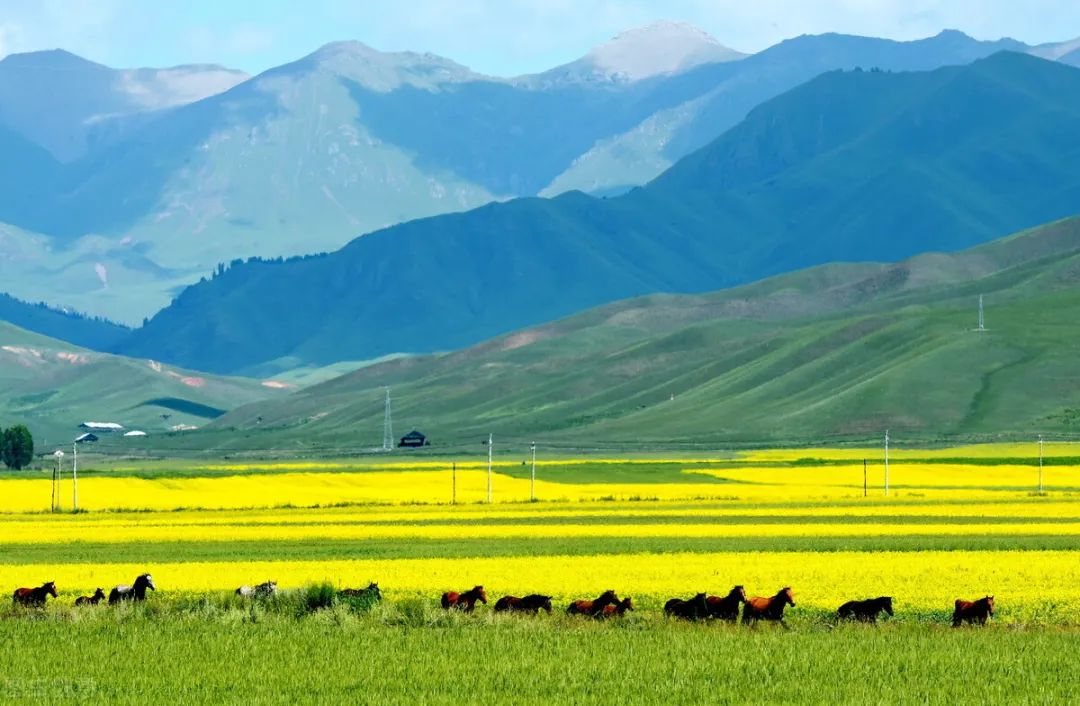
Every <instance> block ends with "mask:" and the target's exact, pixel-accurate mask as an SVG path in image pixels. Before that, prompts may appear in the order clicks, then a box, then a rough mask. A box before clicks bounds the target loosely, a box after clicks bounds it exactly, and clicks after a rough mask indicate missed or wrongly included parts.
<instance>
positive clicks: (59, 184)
mask: <svg viewBox="0 0 1080 706" xmlns="http://www.w3.org/2000/svg"><path fill="white" fill-rule="evenodd" d="M1001 48H1015V49H1018V50H1023V51H1028V50H1029V49H1030V48H1028V47H1026V45H1022V44H1020V43H1018V42H1013V41H1011V40H1003V41H1001V42H978V41H976V40H973V39H971V38H970V37H967V36H965V35H963V34H961V33H958V32H947V33H943V34H941V35H939V36H938V37H934V38H931V39H927V40H923V41H920V42H906V43H905V42H891V41H887V40H879V39H868V38H860V37H848V36H843V35H823V36H820V37H800V38H797V39H794V40H791V41H789V42H784V43H782V44H780V45H778V46H776V47H773V48H770V49H768V50H766V51H764V52H761V53H760V54H756V55H754V56H750V57H746V58H742V59H738V55H737V54H735V53H733V52H731V51H730V50H727V49H725V48H724V47H723V46H721V45H720V44H719V43H718V42H716V40H714V39H712V38H711V37H709V36H708V35H706V34H704V33H702V32H700V31H698V30H695V29H693V28H691V27H689V26H686V25H679V24H675V23H660V24H657V25H652V26H650V27H646V28H642V29H640V30H634V31H630V32H626V33H624V34H622V35H620V36H619V37H617V38H615V39H614V40H612V41H611V42H609V43H608V44H605V45H603V46H601V47H598V48H596V49H594V50H593V51H591V52H590V53H588V54H587V55H586V56H585V57H583V58H582V59H580V60H578V61H576V62H572V63H571V64H569V65H567V66H564V67H560V68H559V69H556V70H554V71H552V72H547V73H546V74H540V75H539V76H533V77H523V78H520V79H501V78H491V77H485V76H482V75H479V74H476V73H475V72H472V71H470V70H469V69H467V68H466V67H463V66H461V65H459V64H456V63H454V62H453V61H450V60H448V59H445V58H442V57H438V56H434V55H431V54H417V53H411V52H400V53H387V52H379V51H377V50H375V49H372V48H371V47H368V46H366V45H363V44H361V43H359V42H339V43H335V44H330V45H327V46H326V47H323V48H322V49H320V50H318V51H316V52H314V53H313V54H311V55H309V56H307V57H304V58H302V59H300V60H298V61H296V62H293V63H291V64H287V65H285V66H281V67H278V68H275V69H271V70H270V71H267V72H265V73H263V74H261V75H259V76H257V77H255V78H252V79H250V80H247V81H244V82H242V83H239V84H237V85H234V86H232V87H231V88H229V89H228V90H226V91H223V92H218V91H219V90H220V89H221V88H223V87H225V86H228V85H230V84H231V83H233V82H235V81H236V80H238V79H239V78H240V76H239V75H237V74H236V73H235V72H229V71H227V70H224V69H219V68H216V67H180V68H177V69H166V70H137V71H117V70H113V69H109V68H107V67H103V66H100V65H97V64H93V63H92V62H87V61H85V60H82V59H79V58H78V57H75V56H73V55H70V54H67V53H65V52H44V53H38V54H29V55H17V56H13V57H8V58H7V59H5V60H4V61H3V62H0V152H2V153H3V154H4V155H14V158H12V159H9V160H0V187H2V188H0V239H3V240H4V242H5V243H7V244H8V245H9V247H10V248H11V249H9V250H8V252H7V253H3V254H0V281H2V282H3V285H2V287H0V289H3V290H6V291H8V292H10V293H12V294H14V295H16V296H19V297H20V298H23V299H27V300H34V301H37V300H45V301H48V302H50V303H53V304H58V305H66V306H73V307H75V308H78V309H80V310H83V311H87V312H89V313H92V314H98V315H105V316H108V317H110V318H114V319H117V320H121V321H124V322H126V323H136V322H137V321H138V320H139V319H141V318H142V317H144V316H149V315H151V314H152V313H153V312H155V311H156V310H158V309H159V308H161V307H163V306H165V305H167V304H168V302H169V301H170V300H171V298H172V297H173V296H175V294H176V293H178V292H179V291H180V290H181V289H182V288H183V287H184V286H186V285H188V284H190V283H192V282H195V281H197V280H198V279H199V278H200V277H203V276H205V275H207V274H208V273H209V272H210V271H211V270H212V269H213V268H215V266H216V265H218V264H219V263H223V262H230V261H232V260H234V259H243V258H247V257H252V256H262V257H280V256H286V257H287V256H292V255H298V254H306V253H312V252H317V251H326V250H333V249H335V248H338V247H340V246H341V245H342V244H344V243H346V242H348V241H349V240H350V239H351V238H354V237H355V236H357V235H359V234H362V233H366V232H370V231H374V230H378V229H381V228H385V227H388V226H391V225H394V224H397V223H401V222H404V221H408V220H411V219H416V218H422V217H427V216H432V215H438V214H442V213H448V212H456V211H464V210H468V209H471V208H474V207H477V206H479V205H482V204H485V203H490V202H492V201H500V200H505V199H508V198H512V197H516V196H528V195H535V194H544V195H553V194H557V193H560V192H564V191H566V190H569V189H581V190H584V191H586V192H594V193H598V194H604V193H615V192H618V191H624V190H625V189H626V188H628V187H630V186H633V185H637V184H642V183H645V182H647V181H649V180H650V179H652V178H654V177H655V176H656V175H658V174H660V173H661V172H662V171H663V170H664V169H666V168H668V167H670V166H671V165H672V164H673V163H674V162H675V161H676V160H677V159H678V158H680V157H682V156H685V155H686V154H688V153H690V152H692V151H693V150H694V149H697V148H698V147H701V146H702V145H704V144H707V143H708V142H709V141H710V140H712V139H715V138H716V137H717V136H718V135H720V134H721V133H722V132H723V131H724V130H726V129H728V128H730V127H732V126H734V125H735V124H737V123H738V122H739V121H740V120H742V119H743V118H744V117H745V116H746V115H747V114H748V113H749V112H750V110H751V109H752V108H753V107H754V106H756V105H758V104H760V103H761V102H763V101H765V100H768V99H770V98H773V97H775V96H776V95H779V94H780V93H782V92H784V91H786V90H789V89H790V88H793V87H795V86H796V85H799V84H801V83H803V82H805V81H807V80H810V79H812V78H814V77H815V76H817V75H819V74H821V73H822V72H824V71H828V70H833V69H836V68H853V67H856V66H862V67H864V68H870V67H881V68H886V69H894V70H900V69H904V70H914V69H930V68H935V67H938V66H941V65H945V64H964V63H968V62H970V61H972V60H974V59H977V58H980V57H983V56H986V55H987V54H989V53H992V52H994V51H996V50H998V49H1001ZM1043 50H1045V51H1050V49H1047V48H1043ZM1054 51H1056V52H1058V53H1059V54H1060V55H1061V56H1062V57H1067V56H1071V54H1067V53H1064V51H1065V47H1059V48H1057V49H1055V50H1054ZM734 59H738V60H734ZM4 81H6V82H7V83H3V82H4ZM31 89H33V90H31ZM210 93H213V94H214V95H210V96H209V97H207V98H204V99H203V100H199V101H195V102H188V103H185V101H190V100H192V99H194V98H196V97H198V96H200V95H203V94H210ZM168 106H173V107H168Z"/></svg>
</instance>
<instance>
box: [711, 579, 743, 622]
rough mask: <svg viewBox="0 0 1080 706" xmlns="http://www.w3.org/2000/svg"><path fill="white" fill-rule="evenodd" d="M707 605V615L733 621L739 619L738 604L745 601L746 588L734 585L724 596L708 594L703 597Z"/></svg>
mask: <svg viewBox="0 0 1080 706" xmlns="http://www.w3.org/2000/svg"><path fill="white" fill-rule="evenodd" d="M705 603H706V604H707V605H708V606H709V617H710V618H717V619H719V620H727V621H729V622H732V623H733V622H735V621H736V620H738V619H739V604H740V603H746V589H744V588H743V587H742V586H736V587H734V588H732V589H731V591H729V592H728V594H727V595H726V596H724V597H723V598H721V597H720V596H709V597H708V598H706V599H705Z"/></svg>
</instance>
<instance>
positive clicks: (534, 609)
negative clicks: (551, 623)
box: [495, 593, 551, 615]
mask: <svg viewBox="0 0 1080 706" xmlns="http://www.w3.org/2000/svg"><path fill="white" fill-rule="evenodd" d="M541 610H544V611H547V612H548V613H550V612H551V596H542V595H540V594H539V593H530V594H529V595H527V596H524V597H521V598H518V597H517V596H503V597H502V598H500V599H499V600H497V601H495V612H496V613H504V612H509V613H532V614H533V615H536V614H537V613H539V612H540V611H541Z"/></svg>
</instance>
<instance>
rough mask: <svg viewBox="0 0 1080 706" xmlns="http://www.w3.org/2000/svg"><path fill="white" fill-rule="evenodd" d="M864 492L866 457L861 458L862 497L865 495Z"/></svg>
mask: <svg viewBox="0 0 1080 706" xmlns="http://www.w3.org/2000/svg"><path fill="white" fill-rule="evenodd" d="M866 492H867V488H866V459H865V458H864V459H863V460H862V496H863V497H864V498H865V497H866Z"/></svg>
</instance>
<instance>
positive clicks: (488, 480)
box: [487, 434, 492, 503]
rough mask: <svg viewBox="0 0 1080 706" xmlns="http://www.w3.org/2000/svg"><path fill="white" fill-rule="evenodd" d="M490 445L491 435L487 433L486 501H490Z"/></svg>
mask: <svg viewBox="0 0 1080 706" xmlns="http://www.w3.org/2000/svg"><path fill="white" fill-rule="evenodd" d="M491 447H492V435H491V434H488V475H487V491H488V492H487V501H488V502H489V503H490V502H491Z"/></svg>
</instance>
